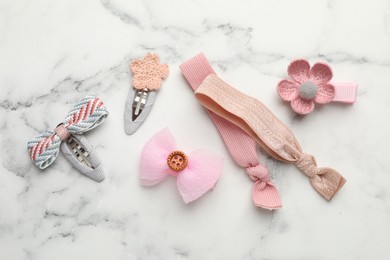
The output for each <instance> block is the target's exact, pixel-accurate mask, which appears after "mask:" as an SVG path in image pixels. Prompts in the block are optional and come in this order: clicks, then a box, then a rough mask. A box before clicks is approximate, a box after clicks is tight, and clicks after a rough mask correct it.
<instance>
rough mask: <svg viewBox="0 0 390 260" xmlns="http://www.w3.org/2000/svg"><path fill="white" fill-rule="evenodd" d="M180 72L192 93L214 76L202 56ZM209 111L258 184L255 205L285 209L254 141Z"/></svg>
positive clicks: (235, 157)
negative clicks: (260, 158)
mask: <svg viewBox="0 0 390 260" xmlns="http://www.w3.org/2000/svg"><path fill="white" fill-rule="evenodd" d="M180 69H181V71H182V73H183V75H184V77H185V78H186V79H187V81H188V83H189V84H190V85H191V87H192V88H193V90H196V89H197V88H198V87H199V86H200V84H201V83H202V82H203V80H204V79H205V78H206V77H207V76H208V75H215V72H214V70H213V68H212V67H211V66H210V64H209V63H208V62H207V59H206V57H205V56H204V55H203V54H199V55H197V56H195V57H194V58H192V59H190V60H188V61H187V62H185V63H183V64H182V65H180ZM207 112H208V114H209V116H210V117H211V119H212V120H213V122H214V124H215V125H216V127H217V129H218V131H219V133H220V134H221V137H222V138H223V140H224V142H225V144H226V147H227V148H228V150H229V153H230V154H231V156H232V157H233V160H234V161H235V162H236V163H237V164H238V165H239V166H241V167H243V168H245V169H246V173H247V174H248V175H249V177H250V179H251V180H252V181H254V182H255V183H254V185H253V188H252V199H253V202H254V204H255V205H256V206H257V207H262V208H265V209H270V210H272V209H277V208H280V207H282V203H281V201H280V198H279V194H278V191H277V189H276V187H275V186H274V184H273V182H272V181H271V180H270V176H269V173H268V170H267V168H266V167H264V166H263V165H262V164H261V163H260V162H259V160H258V159H257V152H256V142H255V140H253V139H252V138H251V137H250V136H249V135H248V134H247V133H245V132H244V131H243V130H242V129H241V128H239V127H238V126H236V125H235V124H233V123H232V122H230V121H229V120H226V119H225V118H223V117H220V116H219V115H217V114H215V113H213V112H212V111H210V110H207Z"/></svg>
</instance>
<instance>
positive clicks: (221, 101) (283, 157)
mask: <svg viewBox="0 0 390 260" xmlns="http://www.w3.org/2000/svg"><path fill="white" fill-rule="evenodd" d="M195 96H196V98H197V99H198V101H199V102H200V103H201V104H202V105H203V106H204V107H206V108H207V109H208V110H210V111H212V112H214V113H215V114H217V115H218V116H220V117H222V118H224V119H226V120H227V121H229V122H231V123H233V124H234V125H236V126H238V127H239V128H241V129H242V130H243V131H244V132H246V133H247V134H248V135H249V136H251V137H252V138H253V139H254V140H255V141H256V142H257V143H258V144H259V145H260V146H261V147H262V148H263V149H264V150H265V151H266V152H267V153H268V154H270V155H271V156H272V157H274V158H275V159H277V160H280V161H283V162H287V163H295V164H296V165H297V167H298V168H299V169H300V170H301V171H302V172H303V173H305V174H306V175H307V176H308V177H309V179H310V183H311V184H312V186H313V187H314V189H315V190H316V191H317V192H318V193H319V194H321V196H323V197H324V198H325V199H327V200H330V199H331V198H332V197H333V196H334V195H335V194H336V192H337V191H338V190H339V189H340V188H341V187H342V186H343V185H344V183H345V179H344V178H343V177H342V176H341V175H340V173H338V172H337V171H335V170H333V169H331V168H319V167H317V163H316V161H315V159H314V157H313V156H312V155H309V154H306V153H304V152H302V149H301V147H300V145H299V143H298V141H297V140H296V139H295V137H294V135H293V133H292V132H291V131H290V129H289V128H288V127H287V126H286V125H285V124H283V123H282V122H281V121H280V120H279V119H278V118H277V117H276V116H275V115H274V114H272V112H271V111H270V110H269V109H268V108H267V107H266V106H265V105H264V104H262V103H261V102H260V101H259V100H257V99H255V98H253V97H250V96H247V95H245V94H243V93H241V92H240V91H238V90H237V89H235V88H233V87H232V86H230V85H228V84H227V83H225V82H224V81H222V80H221V79H220V78H218V77H217V76H216V75H208V76H207V77H206V78H205V79H204V80H203V81H202V84H201V85H200V86H199V87H198V88H197V90H196V92H195Z"/></svg>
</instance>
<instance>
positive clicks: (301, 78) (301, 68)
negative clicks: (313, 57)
mask: <svg viewBox="0 0 390 260" xmlns="http://www.w3.org/2000/svg"><path fill="white" fill-rule="evenodd" d="M287 72H288V75H290V77H291V78H293V79H294V80H295V81H296V82H298V83H303V82H305V81H306V80H308V79H309V72H310V64H309V62H307V61H306V60H295V61H292V62H291V63H290V65H289V66H288V69H287Z"/></svg>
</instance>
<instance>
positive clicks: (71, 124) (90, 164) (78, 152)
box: [27, 96, 108, 181]
mask: <svg viewBox="0 0 390 260" xmlns="http://www.w3.org/2000/svg"><path fill="white" fill-rule="evenodd" d="M107 116H108V111H107V109H106V107H105V106H104V105H103V102H102V101H101V100H100V99H99V98H95V97H94V96H87V97H85V98H83V99H82V100H81V101H80V102H79V103H78V104H77V105H75V106H74V107H73V108H72V109H71V110H70V111H69V112H68V115H67V116H66V118H65V120H64V121H63V122H62V123H60V124H59V125H58V126H57V127H56V128H55V129H54V131H53V130H48V131H45V132H43V133H41V134H40V135H38V136H37V137H35V138H34V139H33V140H31V141H29V142H28V143H27V149H28V151H29V153H30V157H31V160H32V161H33V162H34V163H35V165H36V166H38V167H39V168H40V169H45V168H47V167H48V166H50V165H51V164H52V163H53V162H54V160H55V159H56V158H57V156H58V153H59V149H60V147H61V151H62V152H63V154H64V155H65V157H66V158H67V159H68V160H69V161H70V162H71V163H72V165H73V166H74V167H75V168H76V169H78V170H79V171H80V172H81V173H82V174H84V175H86V176H87V177H89V178H91V179H93V180H95V181H102V180H104V178H105V176H104V172H103V170H102V168H101V161H100V159H99V157H98V156H97V154H96V153H95V151H94V150H93V147H92V145H91V144H90V143H89V142H88V141H87V139H86V138H85V137H84V136H83V133H85V132H87V131H89V130H91V129H93V128H95V127H97V126H98V125H100V124H101V123H102V122H103V121H104V119H105V118H106V117H107Z"/></svg>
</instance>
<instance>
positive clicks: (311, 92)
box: [299, 80, 318, 100]
mask: <svg viewBox="0 0 390 260" xmlns="http://www.w3.org/2000/svg"><path fill="white" fill-rule="evenodd" d="M317 92H318V86H317V85H316V84H315V83H314V82H313V81H310V80H308V81H305V82H303V83H302V84H301V86H300V87H299V96H300V97H301V98H303V99H306V100H311V99H313V98H315V97H316V96H317Z"/></svg>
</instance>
